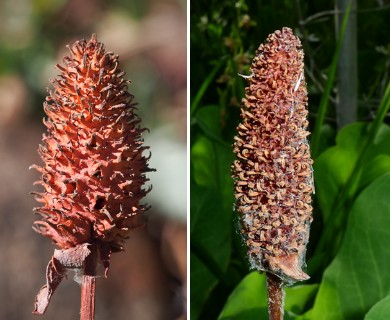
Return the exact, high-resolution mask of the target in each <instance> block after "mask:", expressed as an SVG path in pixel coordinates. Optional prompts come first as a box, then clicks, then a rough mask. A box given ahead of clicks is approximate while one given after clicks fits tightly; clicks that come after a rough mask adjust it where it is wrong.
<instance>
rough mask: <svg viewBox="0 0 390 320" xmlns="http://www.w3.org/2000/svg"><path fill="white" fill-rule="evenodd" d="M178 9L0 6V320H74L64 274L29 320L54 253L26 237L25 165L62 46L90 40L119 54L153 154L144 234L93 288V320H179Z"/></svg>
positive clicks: (152, 0)
mask: <svg viewBox="0 0 390 320" xmlns="http://www.w3.org/2000/svg"><path fill="white" fill-rule="evenodd" d="M185 3H186V2H185V1H180V0H161V1H160V0H149V1H142V0H139V1H124V0H123V1H103V0H87V1H76V0H69V1H65V0H63V1H60V0H58V1H30V2H29V1H22V0H16V1H13V0H2V1H1V2H0V177H1V183H0V300H1V307H0V319H7V320H13V319H18V320H20V319H52V320H53V319H54V320H57V319H58V320H68V319H69V320H70V319H72V320H74V319H78V318H79V306H80V287H79V285H78V284H77V283H76V282H74V281H73V280H72V274H69V276H68V279H67V280H66V281H64V282H62V283H61V285H60V286H59V288H58V289H57V291H56V293H55V294H54V296H53V299H52V301H51V304H50V306H49V308H48V310H47V312H46V314H45V315H44V316H40V317H39V316H33V315H32V314H31V311H32V309H33V303H34V298H35V295H36V293H37V292H38V290H39V289H40V287H41V286H42V285H44V284H45V268H46V265H47V263H48V261H49V259H50V257H51V255H52V253H53V251H54V248H55V246H54V245H53V244H52V243H51V241H50V240H48V239H45V238H43V237H42V236H41V235H39V234H37V233H35V232H34V231H33V230H32V228H31V226H32V222H33V221H34V219H35V217H34V214H33V213H32V208H33V207H34V206H36V205H37V203H36V202H35V200H34V198H33V196H32V195H30V194H29V192H30V191H33V190H39V187H34V186H33V182H34V181H35V180H38V179H39V174H38V173H37V172H36V171H35V170H31V171H30V170H28V167H29V166H30V165H31V164H33V163H37V164H41V160H40V159H39V156H38V153H37V147H38V144H39V143H40V140H41V137H42V134H43V133H44V132H45V128H44V126H43V125H42V117H43V116H44V114H43V111H42V103H43V101H44V98H45V96H46V87H50V83H49V78H54V77H55V76H56V74H57V71H56V70H55V69H54V65H55V64H56V63H58V62H61V61H62V57H63V56H64V55H65V54H67V52H66V50H67V49H66V47H65V45H66V44H71V43H73V42H74V41H75V40H78V39H81V38H87V39H88V38H90V36H91V34H92V33H96V34H97V36H98V40H99V41H102V42H103V43H105V45H106V48H107V50H108V51H113V52H115V53H117V54H119V57H120V62H121V68H122V69H124V70H125V71H126V78H127V79H130V80H132V84H131V85H130V87H129V91H130V92H131V93H132V94H134V95H135V100H136V101H137V102H138V103H139V112H138V113H139V114H140V116H141V117H142V118H143V125H144V126H146V127H148V128H149V129H150V133H149V134H146V135H145V141H146V144H149V145H150V146H151V151H152V158H151V162H150V166H151V167H153V168H156V169H157V172H156V173H151V174H149V178H150V180H151V183H152V184H153V190H152V192H151V193H150V194H149V195H148V197H147V199H146V202H147V203H149V204H151V205H152V209H151V210H150V211H149V213H148V220H149V223H148V226H147V227H146V228H143V229H141V230H137V231H135V232H134V233H133V234H132V236H131V238H130V239H129V240H128V241H127V242H126V244H125V250H126V251H125V252H123V253H116V254H114V255H113V256H112V260H111V268H110V271H109V276H108V279H104V278H100V279H98V281H97V301H96V319H97V320H99V319H110V320H114V319H137V320H154V319H185V314H186V279H187V276H186V263H187V258H186V246H187V245H186V90H187V89H186V7H185V5H186V4H185Z"/></svg>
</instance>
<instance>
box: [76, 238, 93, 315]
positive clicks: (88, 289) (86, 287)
mask: <svg viewBox="0 0 390 320" xmlns="http://www.w3.org/2000/svg"><path fill="white" fill-rule="evenodd" d="M90 249H91V253H90V254H89V255H88V257H87V258H86V259H85V262H84V273H83V276H82V280H81V307H80V320H94V319H95V293H96V264H97V248H96V245H92V246H91V247H90Z"/></svg>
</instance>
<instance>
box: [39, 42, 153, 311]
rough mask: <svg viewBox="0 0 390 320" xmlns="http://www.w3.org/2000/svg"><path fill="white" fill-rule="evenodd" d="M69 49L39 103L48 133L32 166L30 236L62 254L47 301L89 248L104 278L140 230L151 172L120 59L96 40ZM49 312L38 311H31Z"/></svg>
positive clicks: (50, 274)
mask: <svg viewBox="0 0 390 320" xmlns="http://www.w3.org/2000/svg"><path fill="white" fill-rule="evenodd" d="M69 50H70V56H67V57H65V58H64V60H63V65H57V68H58V69H59V70H60V72H61V74H60V75H59V76H58V77H57V78H56V79H55V80H54V81H52V83H53V86H54V90H51V91H49V96H48V97H47V98H46V101H45V103H44V110H45V112H46V114H47V119H45V120H44V124H45V126H46V127H47V133H46V134H44V136H43V140H42V141H43V143H42V144H41V145H40V146H39V154H40V155H41V158H42V160H43V162H44V165H43V166H42V167H40V166H36V165H33V166H32V167H34V168H36V169H37V170H38V171H39V172H40V173H41V174H42V177H41V180H40V181H38V182H37V183H38V184H41V185H42V186H43V188H44V191H43V192H42V193H35V194H36V198H37V200H38V201H39V202H40V203H42V206H41V207H38V208H34V211H35V212H37V213H38V214H39V215H40V216H41V220H37V221H35V222H34V229H35V230H36V231H37V232H38V233H41V234H42V235H44V236H46V237H48V238H50V239H51V240H52V241H53V242H54V243H55V244H56V245H57V246H58V247H59V248H60V249H61V250H56V252H55V255H54V256H53V258H52V261H51V262H50V263H49V266H48V270H47V278H48V279H47V282H48V283H47V285H46V286H44V287H43V288H42V289H44V293H42V290H41V292H40V294H39V295H43V296H48V299H47V300H49V299H50V295H51V294H52V292H51V291H54V289H55V287H56V285H55V283H53V279H54V280H55V279H56V277H57V279H58V278H61V277H62V276H63V274H64V272H65V271H64V270H65V268H67V267H81V266H82V264H83V261H84V259H85V258H86V256H88V254H89V253H90V245H95V246H96V248H97V250H98V253H99V257H100V260H101V261H102V262H103V265H104V267H105V270H106V273H107V270H108V267H109V259H110V255H111V253H112V252H117V251H121V250H123V247H122V243H123V240H124V239H126V238H127V237H128V235H129V232H130V231H131V230H132V229H134V228H138V227H140V226H142V225H143V224H144V220H143V215H142V213H143V212H144V211H145V210H146V209H147V206H145V205H142V204H140V201H141V199H142V198H143V197H144V196H145V195H146V194H147V193H148V191H149V190H150V189H147V190H145V189H143V185H144V183H145V182H146V181H147V180H148V179H147V178H146V177H145V173H146V172H148V171H152V170H151V169H149V168H148V164H147V162H148V158H147V157H145V156H144V155H143V153H144V151H145V150H147V149H148V147H146V146H145V145H144V144H143V139H142V133H143V132H144V131H145V130H146V129H144V128H141V127H140V118H139V117H138V116H137V115H136V114H135V109H136V108H135V103H133V96H132V95H131V94H130V93H129V92H128V90H127V86H128V84H129V83H130V81H127V80H124V74H125V73H124V72H123V71H122V70H121V69H120V68H119V62H118V56H117V55H115V54H113V53H112V52H106V50H105V47H104V45H103V44H102V43H100V42H98V41H97V39H96V36H95V35H93V36H92V38H91V39H90V40H89V41H88V42H87V41H85V40H81V41H77V42H76V43H74V44H73V45H72V46H70V47H69ZM51 280H52V281H51ZM57 285H58V284H57ZM39 295H38V298H37V299H38V300H39ZM41 300H42V299H41ZM46 307H47V305H45V306H39V304H38V307H37V306H36V310H35V312H36V313H42V311H43V312H44V309H45V308H46Z"/></svg>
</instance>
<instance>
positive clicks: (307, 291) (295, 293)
mask: <svg viewBox="0 0 390 320" xmlns="http://www.w3.org/2000/svg"><path fill="white" fill-rule="evenodd" d="M318 287H319V285H318V284H316V283H315V284H304V285H297V286H294V287H287V288H285V290H284V291H285V292H286V301H285V303H284V310H285V312H286V313H287V314H288V315H290V317H294V316H296V315H299V314H301V313H302V312H303V311H304V309H305V306H306V304H307V303H308V301H309V300H311V299H313V298H314V296H315V294H316V293H317V291H318Z"/></svg>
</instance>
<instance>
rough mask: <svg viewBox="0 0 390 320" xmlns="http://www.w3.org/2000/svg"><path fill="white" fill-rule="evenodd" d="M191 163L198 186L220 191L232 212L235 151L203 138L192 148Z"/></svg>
mask: <svg viewBox="0 0 390 320" xmlns="http://www.w3.org/2000/svg"><path fill="white" fill-rule="evenodd" d="M191 162H192V165H193V177H194V179H195V182H196V184H197V185H199V186H204V187H207V188H212V189H214V190H216V191H218V192H219V193H220V194H221V195H222V198H223V205H225V206H227V207H228V208H229V209H230V210H231V208H232V206H233V180H232V178H231V177H230V166H231V165H232V163H233V151H232V150H231V149H230V148H227V147H225V146H221V145H220V144H218V143H215V142H214V141H211V140H209V139H207V138H206V137H204V136H201V137H199V138H198V140H197V141H196V142H195V143H194V145H193V146H192V149H191Z"/></svg>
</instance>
